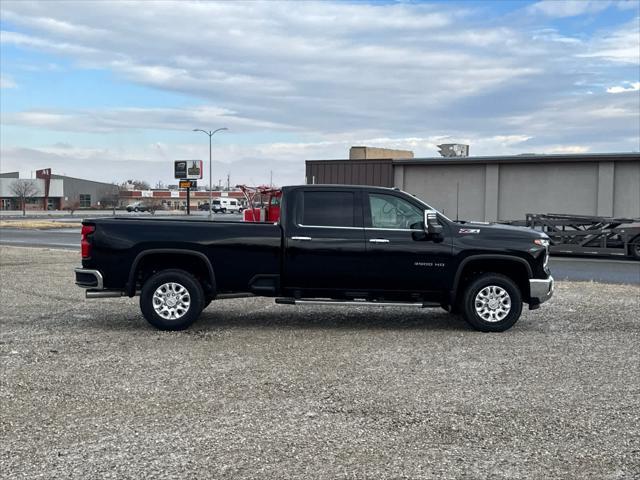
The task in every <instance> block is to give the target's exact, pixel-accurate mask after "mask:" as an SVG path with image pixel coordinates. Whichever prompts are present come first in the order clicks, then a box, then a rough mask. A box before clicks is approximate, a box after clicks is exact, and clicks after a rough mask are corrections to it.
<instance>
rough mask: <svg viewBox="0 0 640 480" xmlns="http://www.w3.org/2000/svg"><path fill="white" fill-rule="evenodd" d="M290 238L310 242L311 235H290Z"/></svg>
mask: <svg viewBox="0 0 640 480" xmlns="http://www.w3.org/2000/svg"><path fill="white" fill-rule="evenodd" d="M291 240H300V241H301V242H310V241H311V237H291Z"/></svg>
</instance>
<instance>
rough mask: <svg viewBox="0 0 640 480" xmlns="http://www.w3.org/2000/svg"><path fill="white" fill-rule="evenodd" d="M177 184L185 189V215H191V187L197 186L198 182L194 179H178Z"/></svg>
mask: <svg viewBox="0 0 640 480" xmlns="http://www.w3.org/2000/svg"><path fill="white" fill-rule="evenodd" d="M178 186H179V187H180V188H186V189H187V215H191V189H192V188H197V187H198V183H197V182H196V181H195V180H180V182H179V183H178Z"/></svg>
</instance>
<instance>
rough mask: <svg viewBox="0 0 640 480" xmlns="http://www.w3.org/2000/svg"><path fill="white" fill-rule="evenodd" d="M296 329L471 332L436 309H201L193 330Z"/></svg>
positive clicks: (458, 321) (465, 324) (454, 319)
mask: <svg viewBox="0 0 640 480" xmlns="http://www.w3.org/2000/svg"><path fill="white" fill-rule="evenodd" d="M221 327H224V328H230V329H233V328H254V327H260V328H299V329H363V330H366V329H389V330H410V329H413V330H450V331H473V330H472V328H471V327H470V326H469V325H468V324H467V323H466V322H465V321H464V320H463V319H462V317H460V316H458V315H451V314H449V313H446V312H440V311H438V310H435V309H434V310H426V311H415V310H404V311H402V312H398V311H395V312H392V311H389V310H378V309H370V310H369V309H367V310H363V311H356V310H348V311H339V310H333V309H322V310H314V311H310V310H308V309H306V308H305V309H303V308H300V309H296V308H295V307H291V309H290V310H284V309H282V310H281V309H278V310H271V311H269V310H267V311H258V312H250V313H249V312H245V313H242V312H233V311H229V312H221V311H216V310H215V309H209V310H204V311H203V312H202V314H201V315H200V318H199V319H198V320H197V321H196V322H195V323H194V324H193V326H192V327H191V328H192V329H209V328H221Z"/></svg>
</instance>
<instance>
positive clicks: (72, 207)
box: [65, 200, 80, 217]
mask: <svg viewBox="0 0 640 480" xmlns="http://www.w3.org/2000/svg"><path fill="white" fill-rule="evenodd" d="M79 208H80V200H71V201H70V202H67V204H66V205H65V210H68V211H69V213H70V214H71V216H72V217H73V212H75V211H76V210H78V209H79Z"/></svg>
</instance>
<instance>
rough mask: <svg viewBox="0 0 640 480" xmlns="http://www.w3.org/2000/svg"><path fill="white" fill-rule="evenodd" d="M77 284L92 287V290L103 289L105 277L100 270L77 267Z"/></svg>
mask: <svg viewBox="0 0 640 480" xmlns="http://www.w3.org/2000/svg"><path fill="white" fill-rule="evenodd" d="M74 271H75V273H76V285H78V286H79V287H81V288H90V289H91V290H103V289H104V278H103V277H102V274H101V273H100V272H99V271H98V270H91V269H89V268H76V269H75V270H74Z"/></svg>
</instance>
